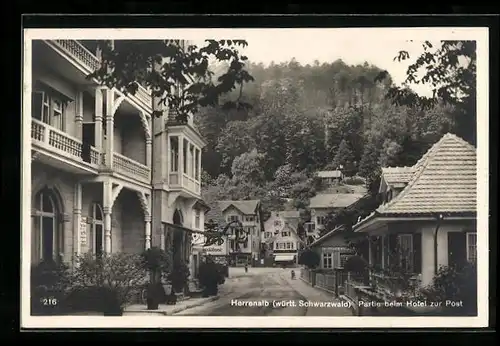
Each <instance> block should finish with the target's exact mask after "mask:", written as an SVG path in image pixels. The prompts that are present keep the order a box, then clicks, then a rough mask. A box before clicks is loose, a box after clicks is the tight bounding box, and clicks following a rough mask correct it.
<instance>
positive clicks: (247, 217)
mask: <svg viewBox="0 0 500 346" xmlns="http://www.w3.org/2000/svg"><path fill="white" fill-rule="evenodd" d="M245 221H246V222H254V221H255V217H254V216H253V215H247V216H245Z"/></svg>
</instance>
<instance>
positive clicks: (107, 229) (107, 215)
mask: <svg viewBox="0 0 500 346" xmlns="http://www.w3.org/2000/svg"><path fill="white" fill-rule="evenodd" d="M103 209H104V252H105V253H106V254H110V253H111V210H110V208H103Z"/></svg>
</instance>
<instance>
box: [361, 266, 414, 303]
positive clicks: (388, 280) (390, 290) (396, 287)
mask: <svg viewBox="0 0 500 346" xmlns="http://www.w3.org/2000/svg"><path fill="white" fill-rule="evenodd" d="M370 284H371V286H372V287H373V288H374V290H375V292H376V293H377V294H378V295H380V296H384V297H387V298H388V299H389V298H392V297H393V296H395V295H400V294H403V292H404V293H407V294H412V293H415V292H416V290H417V289H418V287H419V280H418V277H417V275H415V276H409V278H408V279H406V278H402V277H398V276H390V275H385V274H382V273H377V272H373V271H372V272H370Z"/></svg>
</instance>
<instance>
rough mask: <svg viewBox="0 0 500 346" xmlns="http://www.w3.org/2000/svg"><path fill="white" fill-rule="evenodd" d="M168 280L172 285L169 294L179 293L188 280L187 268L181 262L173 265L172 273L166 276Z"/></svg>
mask: <svg viewBox="0 0 500 346" xmlns="http://www.w3.org/2000/svg"><path fill="white" fill-rule="evenodd" d="M168 279H169V281H170V282H171V283H172V291H171V292H172V293H181V292H182V291H183V290H184V288H185V287H186V284H187V281H188V279H189V267H188V266H187V265H186V263H184V262H182V261H179V262H177V263H174V265H173V268H172V271H171V272H170V273H169V274H168Z"/></svg>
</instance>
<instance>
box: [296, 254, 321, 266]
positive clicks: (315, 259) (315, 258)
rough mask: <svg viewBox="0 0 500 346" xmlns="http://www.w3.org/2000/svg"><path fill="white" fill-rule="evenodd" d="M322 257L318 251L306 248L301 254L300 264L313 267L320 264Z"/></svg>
mask: <svg viewBox="0 0 500 346" xmlns="http://www.w3.org/2000/svg"><path fill="white" fill-rule="evenodd" d="M320 260H321V258H320V256H319V254H318V253H316V252H315V251H313V250H309V249H307V250H305V251H303V252H302V253H301V254H300V255H299V264H302V265H305V266H306V267H308V268H310V269H313V268H316V267H317V266H319V262H320Z"/></svg>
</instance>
